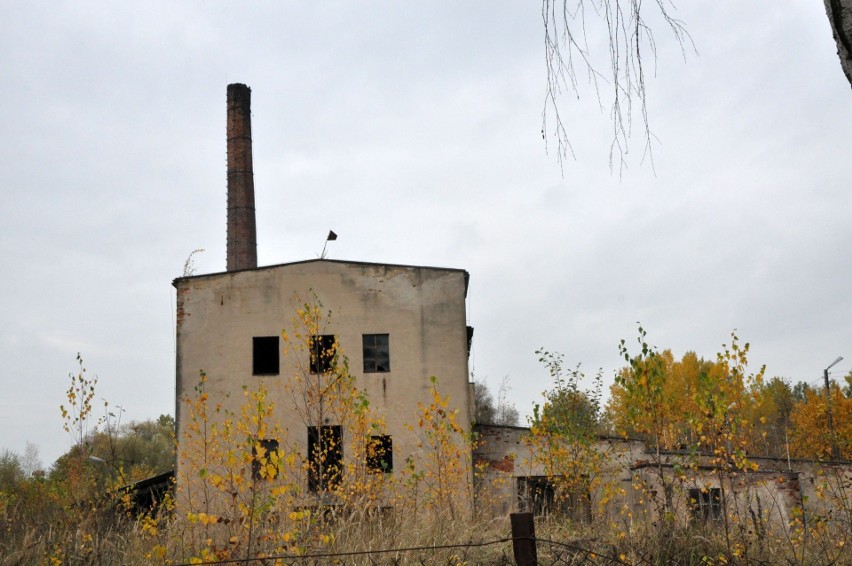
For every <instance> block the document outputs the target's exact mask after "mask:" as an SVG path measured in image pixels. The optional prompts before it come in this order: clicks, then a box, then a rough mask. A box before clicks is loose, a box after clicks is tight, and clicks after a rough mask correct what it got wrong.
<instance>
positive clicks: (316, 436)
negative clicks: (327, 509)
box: [308, 425, 343, 492]
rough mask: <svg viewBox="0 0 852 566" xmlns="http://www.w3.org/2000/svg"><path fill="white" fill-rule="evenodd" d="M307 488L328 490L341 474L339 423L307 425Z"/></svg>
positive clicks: (341, 450)
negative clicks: (332, 424)
mask: <svg viewBox="0 0 852 566" xmlns="http://www.w3.org/2000/svg"><path fill="white" fill-rule="evenodd" d="M308 464H309V467H308V489H309V490H311V491H313V492H318V491H329V490H332V489H335V488H336V487H338V486H339V485H340V480H341V475H342V474H343V433H342V429H341V427H340V426H339V425H335V426H309V427H308Z"/></svg>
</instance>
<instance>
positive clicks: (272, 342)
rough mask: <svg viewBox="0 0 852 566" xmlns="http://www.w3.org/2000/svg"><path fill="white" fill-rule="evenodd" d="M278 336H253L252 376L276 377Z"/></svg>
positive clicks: (277, 368) (277, 369) (277, 370)
mask: <svg viewBox="0 0 852 566" xmlns="http://www.w3.org/2000/svg"><path fill="white" fill-rule="evenodd" d="M279 351H280V350H279V348H278V336H255V337H254V338H252V374H253V375H278V373H279Z"/></svg>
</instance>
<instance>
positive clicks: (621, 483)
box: [173, 84, 852, 524]
mask: <svg viewBox="0 0 852 566" xmlns="http://www.w3.org/2000/svg"><path fill="white" fill-rule="evenodd" d="M250 92H251V91H250V89H249V88H248V87H247V86H245V85H240V84H234V85H229V86H228V98H227V100H228V110H227V116H228V120H227V136H228V152H227V153H228V221H227V270H226V271H225V272H222V273H213V274H204V275H195V276H185V277H180V278H178V279H175V280H174V282H173V285H174V286H175V288H176V290H177V311H176V312H177V320H176V342H177V344H176V348H177V361H176V400H177V402H176V424H177V438H178V469H177V473H176V476H177V484H178V485H177V487H178V501H179V503H180V498H181V495H180V490H181V487H182V482H184V483H186V482H188V481H190V480H187V479H186V478H188V477H192V476H193V474H192V473H188V472H192V471H193V470H187V467H190V466H193V465H196V464H193V463H192V459H191V458H190V457H189V456H188V450H189V449H188V447H187V438H189V436H190V433H191V430H190V429H191V425H192V423H191V415H190V414H189V412H188V411H189V410H190V409H189V408H188V405H187V403H186V400H187V399H189V398H191V397H192V396H193V395H194V394H195V392H196V387H197V386H198V384H199V378H200V373H201V372H203V373H204V374H205V376H206V378H205V379H206V382H205V383H204V391H205V393H206V395H208V396H209V398H210V400H211V404H212V405H215V406H217V407H218V408H221V410H223V411H225V412H230V413H231V414H236V413H238V412H239V411H240V406H241V404H242V403H243V391H244V388H246V389H255V388H257V387H258V386H262V387H264V388H265V390H266V391H267V392H268V401H270V402H272V403H273V404H274V406H275V410H274V414H273V418H274V420H275V422H276V425H277V427H278V429H279V430H281V431H283V432H284V433H286V436H287V439H288V440H287V442H288V444H289V446H290V448H289V449H293V450H296V451H297V452H299V453H301V454H302V457H303V458H304V459H305V460H311V459H313V458H314V455H315V454H320V453H324V454H325V457H326V458H327V460H326V466H327V468H328V469H331V470H332V471H334V470H338V471H339V470H340V469H341V467H342V465H343V462H344V461H345V460H346V459H351V458H356V457H360V458H364V459H366V462H363V464H365V465H366V466H367V468H370V469H371V470H372V471H374V472H377V473H381V474H393V473H395V472H396V471H397V470H399V469H400V468H401V467H402V466H403V464H404V463H406V462H412V461H413V462H416V461H417V458H418V457H419V456H418V454H419V450H420V448H419V444H418V435H417V433H416V431H414V430H412V429H411V427H410V426H408V425H410V424H411V422H412V419H416V415H417V414H418V411H419V410H420V407H421V406H424V405H429V404H430V403H431V402H432V401H433V397H432V391H433V390H432V387H433V381H432V377H433V376H436V378H437V380H438V382H439V384H440V391H441V394H442V395H444V396H445V397H446V398H447V399H448V403H449V404H448V406H447V408H446V410H447V411H449V412H452V413H453V414H454V415H455V416H456V419H457V421H456V422H457V425H458V427H459V429H460V431H461V432H462V433H463V435H465V436H467V435H470V434H471V433H472V436H473V438H475V442H474V443H473V444H472V446H473V447H474V448H472V449H470V448H469V446H471V445H468V444H465V450H467V455H466V458H467V465H468V469H469V470H470V473H468V474H467V477H466V480H465V481H466V482H468V483H469V486H470V489H465V490H463V491H464V492H466V493H468V494H469V498H470V499H471V501H468V502H467V504H468V505H474V504H475V505H477V506H478V507H480V508H487V509H489V510H490V512H491V513H493V514H494V515H505V514H508V513H510V512H515V511H533V512H535V513H537V514H548V513H556V512H559V513H564V514H566V515H568V516H570V517H572V518H573V519H575V520H578V521H590V520H592V519H593V516H596V515H598V514H600V513H604V514H606V515H609V516H611V517H617V516H624V515H623V512H624V510H625V509H626V510H628V511H629V512H630V516H631V517H640V516H642V515H643V513H644V514H647V513H648V512H650V511H651V508H652V505H653V501H652V500H653V497H651V498H649V497H648V493H649V492H650V493H657V494H659V493H662V491H663V487H664V486H663V487H660V486H661V484H664V483H667V484H668V485H669V486H674V488H675V489H676V491H677V494H675V495H676V497H673V500H672V503H671V505H672V507H673V510H674V511H675V512H676V513H677V515H678V516H680V517H682V518H683V520H702V521H706V520H710V521H712V520H715V519H717V518H718V517H719V516H721V515H722V513H723V512H725V511H726V510H727V509H728V508H730V507H731V506H736V505H747V506H748V505H750V504H751V503H753V502H756V503H757V506H758V507H759V508H760V509H761V511H760V513H761V514H762V516H763V518H764V519H765V520H767V521H771V522H776V523H778V524H787V523H788V522H789V521H790V518H791V516H792V513H793V510H794V509H796V508H801V507H802V506H803V504H804V502H805V501H809V502H810V503H809V505H810V506H811V508H813V509H814V510H815V512H819V513H822V512H826V513H827V512H828V511H827V509H828V507H830V505H831V504H830V502H826V503H824V504H821V503H819V501H820V498H819V497H817V492H819V491H820V490H823V491H824V490H825V489H826V488H825V486H826V485H827V486H828V487H829V488H830V489H834V490H835V491H838V490H839V492H840V493H841V495H842V496H843V497H846V498H847V499H846V500H847V501H848V498H849V496H850V495H852V467H850V466H849V465H845V466H844V465H836V466H834V467H829V468H821V467H820V466H819V465H817V464H815V463H813V462H804V461H790V460H785V461H779V460H770V459H756V460H755V461H756V462H758V463H759V471H754V472H751V473H733V474H731V473H728V474H719V472H718V470H716V469H714V468H712V467H710V466H705V465H704V464H703V463H702V461H701V459H700V458H699V461H698V462H697V463H696V462H695V460H694V459H693V460H692V463H693V465H691V466H684V465H683V464H684V463H685V462H686V458H687V456H686V455H683V454H677V453H670V454H664V455H662V456H663V458H662V460H660V459H658V460H657V461H656V462H653V464H652V463H651V462H652V458H651V455H650V451H649V449H648V447H646V446H645V444H644V443H642V442H641V441H639V440H627V439H623V438H604V437H602V438H599V439H598V441H597V443H596V444H595V448H596V450H598V451H599V452H600V453H603V454H606V455H607V458H606V465H605V466H604V467H602V468H601V469H600V470H599V473H600V475H601V476H602V478H604V480H605V481H603V482H601V483H600V484H595V486H593V487H591V488H589V489H586V490H585V491H583V492H580V493H572V494H569V496H567V497H566V496H563V497H557V491H558V490H559V485H558V481H557V480H558V479H557V478H552V477H548V473H547V469H546V467H545V465H544V463H543V462H541V460H540V458H538V457H537V454H536V453H535V450H534V449H533V448H532V444H531V443H530V442H528V439H529V429H526V428H522V427H507V426H491V425H488V424H483V423H480V424H475V423H473V422H472V418H473V417H472V415H473V414H474V411H473V406H472V404H473V396H472V389H471V384H470V383H469V375H470V374H469V371H468V356H469V352H470V343H471V339H472V336H473V329H472V328H471V327H470V326H468V321H467V314H466V296H467V289H468V280H469V276H468V273H467V272H466V271H465V270H463V269H450V268H438V267H424V266H410V265H388V264H380V263H366V262H358V261H341V260H329V259H325V258H322V257H321V258H319V259H313V260H307V261H295V262H290V263H282V264H279V265H271V266H262V267H259V266H258V265H257V242H256V231H255V210H254V181H253V174H252V152H251V124H250ZM306 303H312V304H313V303H315V304H317V305H321V309H322V311H323V312H328V313H331V314H330V316H329V317H328V318H324V319H323V320H322V321H321V323H319V324H317V325H316V326H310V324H308V325H307V327H305V328H303V329H302V330H301V332H302V338H303V344H304V345H306V346H307V348H306V350H299V349H298V348H295V347H293V342H294V341H295V342H298V340H297V339H296V338H297V337H296V336H295V334H298V332H299V330H298V329H295V328H294V326H293V319H294V313H296V312H298V311H299V310H300V309H301V308H302V306H303V305H305V304H306ZM303 322H304V321H303ZM308 322H310V321H308ZM282 331H284V332H283V333H282ZM287 333H289V335H288V334H287ZM337 351H341V352H344V353H345V354H346V356H347V359H348V367H349V371H350V372H351V374H352V375H353V376H354V377H355V379H356V381H357V386H358V388H359V389H360V390H362V391H364V392H366V395H367V397H368V398H369V402H370V407H371V410H373V411H375V413H376V414H377V415H379V416H380V417H381V420H382V423H383V426H382V429H381V430H380V431H376V432H375V433H374V434H373V435H372V437H371V442H373V443H374V444H375V445H376V446H377V447H378V448H380V452H381V457H376V455H375V454H372V455H371V454H370V453H368V452H362V453H355V454H353V453H351V452H350V453H347V452H346V451H345V450H344V449H343V446H345V445H346V442H345V439H346V438H347V437H348V436H349V435H350V431H348V430H345V429H344V427H343V426H342V425H341V422H340V421H338V420H336V415H335V414H334V412H333V411H328V412H326V413H323V412H322V411H319V412H314V413H311V412H310V411H305V410H304V407H303V406H301V404H303V403H304V401H305V396H304V394H303V392H299V391H296V390H295V389H294V388H293V387H290V386H289V385H288V384H289V383H290V380H292V379H293V375H294V372H295V373H297V374H300V375H302V376H303V377H304V379H306V380H311V379H319V378H318V376H321V375H322V374H324V373H326V372H328V371H329V370H330V369H331V368H330V367H329V365H328V364H329V363H330V360H332V359H335V358H334V356H335V355H336V352H337ZM337 361H338V362H339V361H340V360H337ZM258 441H260V443H261V444H262V446H263V447H264V449H265V450H267V451H277V450H278V449H279V447H280V448H281V449H283V446H281V445H280V444H279V443H280V442H283V441H282V440H281V439H280V438H277V437H276V436H275V435H274V434H270V435H269V436H265V437H263V438H258ZM474 464H475V465H476V468H477V469H478V470H479V471H480V473H478V474H477V479H476V481H475V482H474V473H473V471H472V470H473V468H474ZM684 469H688V472H684V471H683V470H684ZM826 469H828V473H826V471H825V470H826ZM254 471H255V470H253V473H254ZM335 473H339V472H335ZM302 481H303V483H304V485H303V488H304V489H305V491H306V492H313V493H317V492H321V491H323V489H324V488H326V487H328V482H329V481H334V478H333V477H331V478H328V477H323V475H322V474H319V475H317V474H315V473H308V474H306V476H305V477H304V478H303V479H302ZM474 483H475V485H474ZM640 484H641V485H642V486H644V487H643V488H642V489H644V490H645V491H642V492H640V490H639V488H638V487H637V486H638V485H640ZM602 485H606V486H608V489H610V491H609V492H608V494H606V495H605V494H603V493H602V491H601V490H603V489H604V488H603V487H601V486H602ZM821 486H822V487H821ZM183 487H185V486H183ZM474 488H475V489H474ZM649 490H650V491H649ZM474 493H476V494H477V496H476V497H477V500H476V501H475V502H474V501H473V498H474V495H473V494H474ZM563 495H564V494H563ZM601 501H602V502H603V505H602V506H601V507H599V508H596V509H593V505H594V504H595V503H596V502H601ZM820 505H823V507H819V506H820ZM827 506H828V507H827Z"/></svg>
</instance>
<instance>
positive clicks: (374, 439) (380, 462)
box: [367, 435, 393, 474]
mask: <svg viewBox="0 0 852 566" xmlns="http://www.w3.org/2000/svg"><path fill="white" fill-rule="evenodd" d="M367 470H368V471H370V472H376V473H382V472H384V473H386V474H389V473H391V472H392V471H393V439H391V437H390V436H389V435H381V436H371V437H370V440H368V441H367Z"/></svg>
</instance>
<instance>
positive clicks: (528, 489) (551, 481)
mask: <svg viewBox="0 0 852 566" xmlns="http://www.w3.org/2000/svg"><path fill="white" fill-rule="evenodd" d="M559 479H560V478H551V477H548V476H526V477H519V478H518V508H519V509H520V510H521V511H525V512H531V513H532V514H533V515H536V516H547V515H561V516H563V517H567V518H569V519H572V520H574V521H580V522H583V523H589V522H591V520H592V505H591V496H590V494H589V490H588V488H587V487H586V486H585V485H580V486H573V487H571V488H570V489H569V488H568V487H567V486H564V485H559V483H560V482H559Z"/></svg>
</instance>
